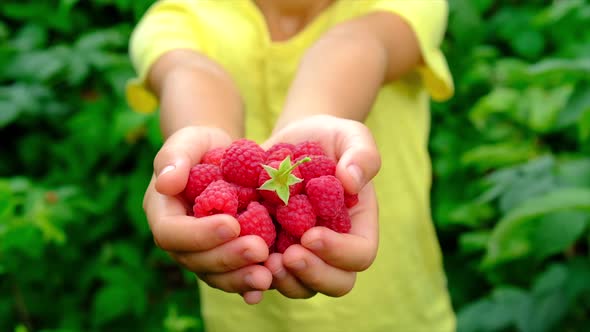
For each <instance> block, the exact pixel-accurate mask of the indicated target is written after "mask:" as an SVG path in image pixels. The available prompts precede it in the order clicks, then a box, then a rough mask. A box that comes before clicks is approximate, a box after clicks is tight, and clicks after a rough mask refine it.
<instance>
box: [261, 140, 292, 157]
mask: <svg viewBox="0 0 590 332" xmlns="http://www.w3.org/2000/svg"><path fill="white" fill-rule="evenodd" d="M281 149H287V150H289V151H291V153H292V152H293V151H295V145H293V144H291V143H276V144H275V145H273V146H271V147H270V148H269V149H268V150H266V157H267V158H268V156H270V155H271V154H273V153H275V152H276V151H277V150H281ZM283 159H285V158H283ZM281 160H282V159H281Z"/></svg>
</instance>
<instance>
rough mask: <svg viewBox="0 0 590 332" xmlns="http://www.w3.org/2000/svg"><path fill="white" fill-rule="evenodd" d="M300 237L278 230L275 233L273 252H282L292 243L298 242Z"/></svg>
mask: <svg viewBox="0 0 590 332" xmlns="http://www.w3.org/2000/svg"><path fill="white" fill-rule="evenodd" d="M299 243H300V239H299V238H298V237H296V236H293V235H291V234H289V233H287V232H285V231H283V230H281V231H279V234H278V235H277V240H276V242H275V250H274V251H275V252H278V253H281V254H282V253H284V252H285V250H287V248H289V247H290V246H291V245H293V244H299Z"/></svg>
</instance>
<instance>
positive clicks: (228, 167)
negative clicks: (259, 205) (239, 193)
mask: <svg viewBox="0 0 590 332" xmlns="http://www.w3.org/2000/svg"><path fill="white" fill-rule="evenodd" d="M265 157H266V153H265V152H264V150H263V149H262V148H261V147H260V146H258V144H256V143H255V142H253V141H251V140H247V139H244V138H242V139H239V140H236V141H234V142H233V143H232V144H231V145H230V146H229V147H228V148H227V150H226V151H225V153H224V154H223V159H222V160H221V172H222V173H223V178H224V179H225V180H226V181H228V182H231V183H235V184H238V185H240V186H244V187H252V188H254V187H256V185H258V175H259V174H260V171H261V170H262V166H261V165H262V163H264V159H265Z"/></svg>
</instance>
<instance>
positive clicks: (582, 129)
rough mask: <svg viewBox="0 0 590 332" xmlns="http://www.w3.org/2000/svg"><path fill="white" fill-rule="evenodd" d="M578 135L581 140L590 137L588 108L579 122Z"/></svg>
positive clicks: (589, 112)
mask: <svg viewBox="0 0 590 332" xmlns="http://www.w3.org/2000/svg"><path fill="white" fill-rule="evenodd" d="M578 132H579V134H578V137H579V141H580V142H585V141H588V139H590V109H588V110H586V111H585V112H584V113H583V114H582V116H581V117H580V121H579V122H578Z"/></svg>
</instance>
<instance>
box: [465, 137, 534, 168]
mask: <svg viewBox="0 0 590 332" xmlns="http://www.w3.org/2000/svg"><path fill="white" fill-rule="evenodd" d="M536 154H537V151H536V147H535V145H534V144H533V143H532V142H518V143H516V142H500V143H495V144H480V145H478V146H476V147H474V148H472V149H471V150H469V151H467V152H465V153H464V154H463V155H462V156H461V163H462V164H463V165H465V166H473V167H476V168H477V169H478V170H480V171H485V170H489V169H492V168H497V167H502V166H507V165H512V164H515V163H519V162H524V161H526V160H528V159H531V158H532V157H534V156H535V155H536Z"/></svg>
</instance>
